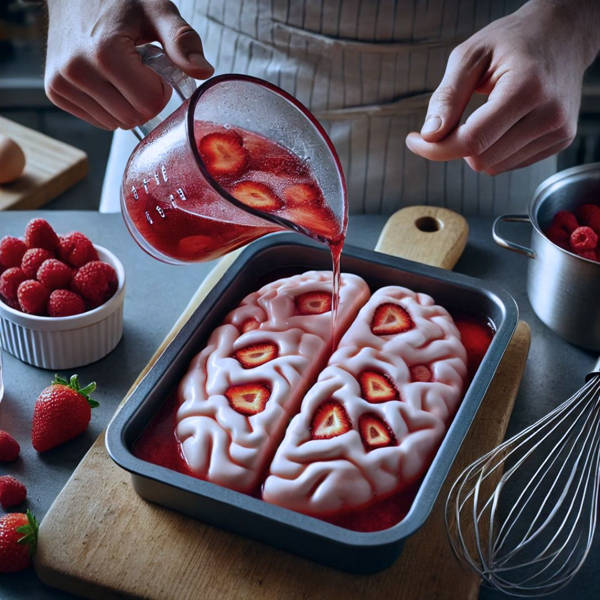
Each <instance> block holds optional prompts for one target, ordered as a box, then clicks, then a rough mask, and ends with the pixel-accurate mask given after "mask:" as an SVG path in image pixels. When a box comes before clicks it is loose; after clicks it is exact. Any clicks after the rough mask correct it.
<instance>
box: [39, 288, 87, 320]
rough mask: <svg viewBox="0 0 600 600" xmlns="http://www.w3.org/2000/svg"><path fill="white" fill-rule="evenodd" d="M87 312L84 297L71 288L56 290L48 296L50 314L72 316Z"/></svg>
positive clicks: (52, 315) (53, 315)
mask: <svg viewBox="0 0 600 600" xmlns="http://www.w3.org/2000/svg"><path fill="white" fill-rule="evenodd" d="M82 312H85V302H84V301H83V298H82V297H81V296H80V295H79V294H76V293H75V292H72V291H71V290H54V291H53V292H52V293H51V294H50V297H49V298H48V315H50V316H51V317H70V316H71V315H78V314H80V313H82Z"/></svg>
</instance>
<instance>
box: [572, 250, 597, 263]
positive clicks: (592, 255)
mask: <svg viewBox="0 0 600 600" xmlns="http://www.w3.org/2000/svg"><path fill="white" fill-rule="evenodd" d="M575 254H577V255H578V256H583V258H589V259H590V260H595V261H600V257H599V256H598V251H597V250H575Z"/></svg>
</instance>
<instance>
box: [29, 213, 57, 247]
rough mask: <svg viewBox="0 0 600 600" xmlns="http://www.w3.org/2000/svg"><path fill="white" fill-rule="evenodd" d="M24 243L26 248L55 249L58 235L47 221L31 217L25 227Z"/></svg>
mask: <svg viewBox="0 0 600 600" xmlns="http://www.w3.org/2000/svg"><path fill="white" fill-rule="evenodd" d="M25 243H26V244H27V247H28V248H46V250H55V249H56V248H57V247H58V236H57V235H56V233H55V231H54V229H52V227H51V225H50V223H48V221H46V220H45V219H33V220H31V221H29V223H27V226H26V227H25Z"/></svg>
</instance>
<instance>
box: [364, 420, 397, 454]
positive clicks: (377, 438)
mask: <svg viewBox="0 0 600 600" xmlns="http://www.w3.org/2000/svg"><path fill="white" fill-rule="evenodd" d="M358 429H359V431H360V437H361V438H362V441H363V444H364V446H365V448H366V449H367V450H374V449H375V448H383V447H385V446H392V445H394V444H395V443H396V438H395V437H394V434H393V433H392V432H391V430H390V428H389V427H388V426H387V425H386V424H385V423H384V422H383V421H382V420H381V419H380V418H379V417H378V416H376V415H374V414H370V413H369V414H366V415H363V416H362V417H361V418H360V419H359V421H358Z"/></svg>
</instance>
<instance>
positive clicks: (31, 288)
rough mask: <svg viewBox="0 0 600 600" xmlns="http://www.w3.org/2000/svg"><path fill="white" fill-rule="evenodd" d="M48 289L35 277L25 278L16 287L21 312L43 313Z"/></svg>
mask: <svg viewBox="0 0 600 600" xmlns="http://www.w3.org/2000/svg"><path fill="white" fill-rule="evenodd" d="M49 295H50V290H49V289H48V288H47V287H46V286H45V285H42V284H41V283H40V282H39V281H36V280H35V279H26V280H25V281H23V282H22V283H20V284H19V287H18V288H17V299H18V300H19V306H20V307H21V310H22V311H23V312H26V313H28V314H30V315H45V314H46V303H47V302H48V296H49Z"/></svg>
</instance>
